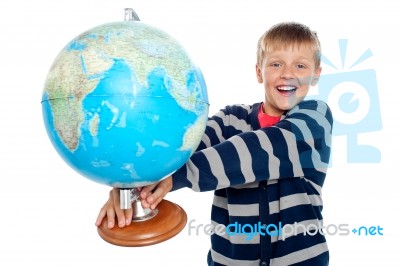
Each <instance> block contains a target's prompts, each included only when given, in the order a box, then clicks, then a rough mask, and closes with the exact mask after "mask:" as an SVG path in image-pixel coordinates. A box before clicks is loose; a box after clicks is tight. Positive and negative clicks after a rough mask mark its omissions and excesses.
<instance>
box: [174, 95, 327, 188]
mask: <svg viewBox="0 0 400 266" xmlns="http://www.w3.org/2000/svg"><path fill="white" fill-rule="evenodd" d="M331 132H332V114H331V112H330V110H329V108H328V106H327V105H326V104H325V103H323V102H321V101H304V102H302V103H300V104H299V105H298V106H296V107H295V108H293V109H292V110H290V111H289V112H288V113H287V116H286V118H285V119H283V120H281V121H280V122H278V123H277V124H276V125H275V126H273V127H268V128H261V129H259V130H255V131H250V132H245V133H241V134H238V135H236V136H234V137H232V138H229V139H227V140H225V141H222V142H221V143H219V144H216V145H214V146H212V147H208V148H205V149H203V150H199V151H197V152H196V153H194V154H193V155H192V157H191V158H190V160H189V161H188V162H187V163H186V165H184V166H183V167H182V168H180V169H179V170H178V171H177V172H176V173H174V174H173V190H176V189H179V188H182V187H189V188H191V189H193V190H196V191H208V190H216V189H221V188H226V187H230V186H235V185H240V184H244V183H250V182H254V181H262V180H268V179H279V178H293V177H303V176H304V177H306V178H309V179H311V181H313V182H315V183H317V184H319V185H322V182H323V180H324V177H325V174H326V169H327V167H328V163H329V156H330V145H331Z"/></svg>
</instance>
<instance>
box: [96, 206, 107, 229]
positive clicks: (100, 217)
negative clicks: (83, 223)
mask: <svg viewBox="0 0 400 266" xmlns="http://www.w3.org/2000/svg"><path fill="white" fill-rule="evenodd" d="M106 214H107V212H106V210H105V206H103V208H101V210H100V212H99V215H98V216H97V219H96V226H100V225H101V222H102V221H103V219H104V218H105V216H106Z"/></svg>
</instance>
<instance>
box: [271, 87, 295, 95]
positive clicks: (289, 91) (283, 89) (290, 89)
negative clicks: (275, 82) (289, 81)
mask: <svg viewBox="0 0 400 266" xmlns="http://www.w3.org/2000/svg"><path fill="white" fill-rule="evenodd" d="M276 89H277V90H278V92H279V93H280V94H283V95H284V96H290V95H292V94H293V93H295V91H296V90H297V87H296V86H291V85H284V86H277V87H276Z"/></svg>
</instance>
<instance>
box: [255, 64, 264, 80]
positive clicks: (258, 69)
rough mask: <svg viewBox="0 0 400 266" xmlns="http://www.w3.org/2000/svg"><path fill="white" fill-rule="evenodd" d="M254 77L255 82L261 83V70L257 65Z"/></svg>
mask: <svg viewBox="0 0 400 266" xmlns="http://www.w3.org/2000/svg"><path fill="white" fill-rule="evenodd" d="M256 75H257V81H258V82H259V83H263V77H262V73H261V68H260V66H259V65H258V64H256Z"/></svg>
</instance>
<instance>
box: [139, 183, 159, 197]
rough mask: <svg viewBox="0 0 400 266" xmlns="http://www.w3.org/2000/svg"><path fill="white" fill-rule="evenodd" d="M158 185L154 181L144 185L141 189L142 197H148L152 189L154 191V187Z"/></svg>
mask: <svg viewBox="0 0 400 266" xmlns="http://www.w3.org/2000/svg"><path fill="white" fill-rule="evenodd" d="M157 185H158V183H154V184H151V185H148V186H145V187H143V188H142V189H141V191H140V197H141V198H142V199H145V198H146V197H148V196H149V195H150V194H151V191H153V189H154V188H155V187H157Z"/></svg>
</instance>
